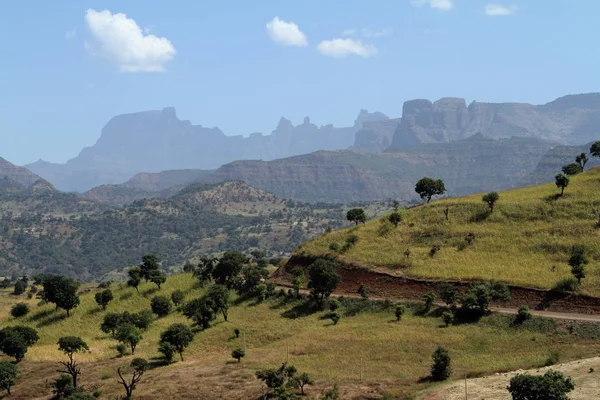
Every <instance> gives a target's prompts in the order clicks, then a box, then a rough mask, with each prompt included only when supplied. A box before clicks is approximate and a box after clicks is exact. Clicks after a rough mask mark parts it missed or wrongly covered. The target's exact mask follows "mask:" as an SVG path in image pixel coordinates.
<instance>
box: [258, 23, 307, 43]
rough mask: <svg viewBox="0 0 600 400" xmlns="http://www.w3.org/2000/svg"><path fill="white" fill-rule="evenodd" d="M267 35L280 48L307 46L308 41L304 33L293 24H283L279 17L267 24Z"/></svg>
mask: <svg viewBox="0 0 600 400" xmlns="http://www.w3.org/2000/svg"><path fill="white" fill-rule="evenodd" d="M266 27H267V34H268V35H269V37H270V38H271V40H272V41H274V42H275V43H277V44H280V45H282V46H298V47H305V46H308V39H307V38H306V35H305V34H304V32H302V31H301V30H300V28H298V25H296V24H295V23H294V22H285V21H282V20H281V19H279V17H275V18H273V20H272V21H269V22H267V25H266Z"/></svg>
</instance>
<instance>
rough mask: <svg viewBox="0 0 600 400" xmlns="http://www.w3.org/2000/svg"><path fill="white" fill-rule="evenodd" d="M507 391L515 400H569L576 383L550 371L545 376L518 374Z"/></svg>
mask: <svg viewBox="0 0 600 400" xmlns="http://www.w3.org/2000/svg"><path fill="white" fill-rule="evenodd" d="M507 389H508V391H509V392H510V394H511V395H512V398H513V400H568V397H567V393H569V392H570V391H572V390H573V389H575V383H574V382H573V380H572V379H571V378H570V377H568V376H565V375H564V374H563V373H562V372H559V371H553V370H549V371H547V372H546V373H545V374H544V375H529V374H518V375H516V376H514V377H513V378H512V379H511V380H510V384H509V386H508V388H507Z"/></svg>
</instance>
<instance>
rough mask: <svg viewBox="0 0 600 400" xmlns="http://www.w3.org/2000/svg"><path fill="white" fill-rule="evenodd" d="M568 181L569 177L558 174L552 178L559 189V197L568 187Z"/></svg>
mask: <svg viewBox="0 0 600 400" xmlns="http://www.w3.org/2000/svg"><path fill="white" fill-rule="evenodd" d="M570 181H571V180H570V179H569V177H568V176H566V175H564V174H558V175H556V176H555V177H554V183H555V184H556V187H557V188H559V189H560V195H561V196H562V195H563V194H564V193H565V188H566V187H567V186H569V182H570Z"/></svg>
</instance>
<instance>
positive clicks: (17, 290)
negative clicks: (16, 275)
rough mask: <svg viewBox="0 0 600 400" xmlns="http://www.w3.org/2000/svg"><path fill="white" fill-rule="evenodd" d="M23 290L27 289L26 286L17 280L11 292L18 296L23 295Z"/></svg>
mask: <svg viewBox="0 0 600 400" xmlns="http://www.w3.org/2000/svg"><path fill="white" fill-rule="evenodd" d="M25 289H27V284H26V283H25V282H23V281H22V280H20V279H19V280H18V281H17V282H16V283H15V288H14V290H13V294H14V295H15V296H18V295H20V294H23V293H25Z"/></svg>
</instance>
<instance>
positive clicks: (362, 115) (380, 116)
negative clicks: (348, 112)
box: [354, 109, 390, 129]
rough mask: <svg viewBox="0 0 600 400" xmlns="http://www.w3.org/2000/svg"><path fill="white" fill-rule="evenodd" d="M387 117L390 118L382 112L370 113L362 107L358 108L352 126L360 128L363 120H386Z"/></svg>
mask: <svg viewBox="0 0 600 400" xmlns="http://www.w3.org/2000/svg"><path fill="white" fill-rule="evenodd" d="M388 119H390V118H389V117H388V116H387V115H385V114H384V113H380V112H379V111H374V112H372V113H370V112H369V111H367V110H364V109H363V110H360V112H359V113H358V117H356V120H355V121H354V128H355V129H361V128H362V127H363V124H364V123H365V122H377V121H387V120H388Z"/></svg>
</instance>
